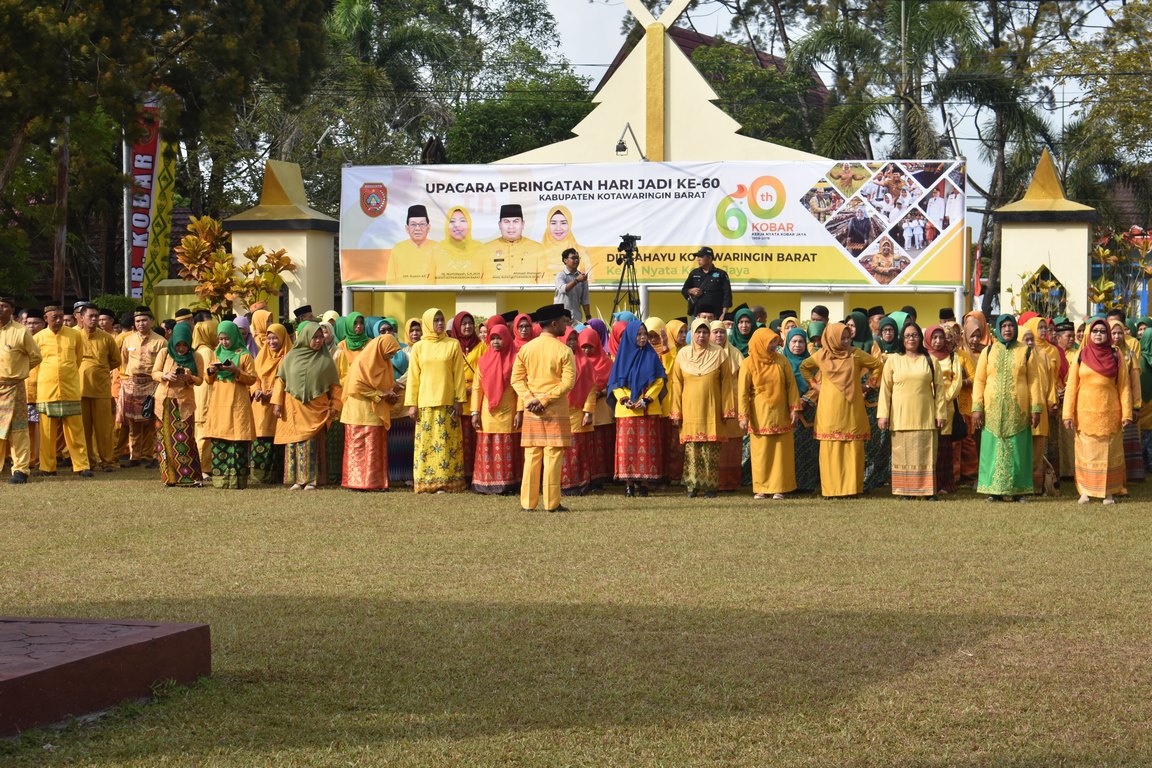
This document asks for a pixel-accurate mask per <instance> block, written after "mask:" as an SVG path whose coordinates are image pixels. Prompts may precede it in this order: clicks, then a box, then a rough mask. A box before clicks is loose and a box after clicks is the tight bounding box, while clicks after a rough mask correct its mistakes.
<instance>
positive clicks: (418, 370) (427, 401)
mask: <svg viewBox="0 0 1152 768" xmlns="http://www.w3.org/2000/svg"><path fill="white" fill-rule="evenodd" d="M438 314H439V315H440V316H441V317H443V316H444V314H443V313H442V312H441V311H440V310H439V309H436V308H435V307H433V308H431V309H428V310H427V311H425V312H424V316H423V321H422V324H423V332H424V335H423V336H422V337H421V338H420V341H418V342H416V343H415V344H413V345H412V347H411V348H410V349H409V350H408V385H407V388H406V389H405V390H404V404H405V405H407V406H409V407H410V408H416V409H417V417H416V436H415V445H414V449H413V450H414V459H415V461H414V465H413V470H412V471H413V482H412V487H413V490H415V491H416V493H436V492H440V491H462V490H464V489H465V488H466V487H467V486H466V484H465V482H464V438H463V434H462V432H461V429H460V419H459V417H458V416H457V407H458V405H460V404H462V403H464V402H466V401H467V395H466V392H467V387H466V385H465V381H464V354H463V353H462V352H461V350H460V344H459V343H457V341H456V340H455V339H453V338H451V337H450V336H448V334H447V333H436V331H435V329H434V327H433V322H434V320H435V318H436V315H438Z"/></svg>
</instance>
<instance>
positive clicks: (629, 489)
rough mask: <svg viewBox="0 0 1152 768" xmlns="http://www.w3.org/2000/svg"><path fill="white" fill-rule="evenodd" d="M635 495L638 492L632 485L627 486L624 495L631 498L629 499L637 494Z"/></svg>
mask: <svg viewBox="0 0 1152 768" xmlns="http://www.w3.org/2000/svg"><path fill="white" fill-rule="evenodd" d="M635 495H636V492H635V491H634V490H632V486H630V485H629V486H628V487H626V488H625V489H624V496H625V498H629V499H630V498H632V497H633V496H635Z"/></svg>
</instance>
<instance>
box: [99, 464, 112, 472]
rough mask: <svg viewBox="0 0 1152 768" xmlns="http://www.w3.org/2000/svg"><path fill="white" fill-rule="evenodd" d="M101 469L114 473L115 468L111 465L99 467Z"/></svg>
mask: <svg viewBox="0 0 1152 768" xmlns="http://www.w3.org/2000/svg"><path fill="white" fill-rule="evenodd" d="M101 469H103V470H104V471H105V472H114V471H115V468H114V467H113V466H112V465H111V464H105V465H104V466H103V467H101Z"/></svg>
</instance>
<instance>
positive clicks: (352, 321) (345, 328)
mask: <svg viewBox="0 0 1152 768" xmlns="http://www.w3.org/2000/svg"><path fill="white" fill-rule="evenodd" d="M333 330H334V332H335V334H336V339H337V343H336V354H335V356H334V359H335V362H336V370H338V371H339V372H340V381H341V382H343V381H344V380H345V379H346V378H348V369H349V368H351V367H352V363H353V362H354V361H355V360H356V358H357V357H358V356H359V355H360V352H361V351H363V349H364V347H365V345H367V344H368V333H367V330H366V329H365V319H364V315H362V314H360V313H359V312H349V313H348V314H347V315H345V316H344V317H338V318H336V322H335V324H334V325H333Z"/></svg>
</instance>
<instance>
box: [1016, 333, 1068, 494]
mask: <svg viewBox="0 0 1152 768" xmlns="http://www.w3.org/2000/svg"><path fill="white" fill-rule="evenodd" d="M1021 317H1023V315H1021ZM1017 322H1019V321H1017ZM1047 333H1048V324H1047V322H1046V321H1045V320H1044V318H1042V317H1040V316H1039V315H1036V314H1033V316H1032V317H1030V318H1029V319H1028V320H1027V321H1026V322H1024V323H1023V324H1021V325H1020V340H1021V341H1022V342H1024V344H1025V345H1027V346H1028V347H1030V348H1031V349H1032V354H1033V355H1034V356H1035V359H1036V373H1037V374H1038V375H1039V376H1040V391H1041V392H1043V393H1044V412H1043V413H1042V414H1041V416H1040V423H1039V424H1037V425H1036V426H1035V427H1033V428H1032V488H1033V492H1034V493H1036V494H1039V495H1044V493H1045V491H1044V466H1045V461H1044V460H1045V458H1046V453H1047V450H1048V444H1049V438H1050V437H1051V435H1052V425H1051V423H1050V422H1049V414H1052V413H1056V406H1057V402H1058V400H1057V393H1058V391H1059V392H1063V390H1064V382H1063V381H1062V380H1061V379H1060V360H1059V350H1057V349H1056V348H1055V347H1054V346H1052V345H1051V344H1049V343H1048V342H1047V341H1046V337H1047ZM1066 376H1067V370H1065V377H1066ZM1053 442H1055V441H1053ZM1052 466H1053V467H1058V466H1060V463H1059V459H1057V461H1056V463H1055V464H1053V465H1052Z"/></svg>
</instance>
